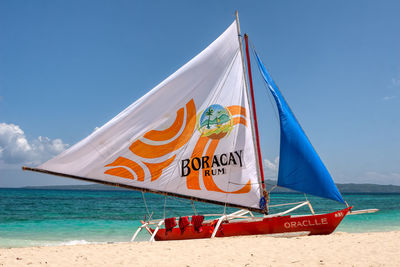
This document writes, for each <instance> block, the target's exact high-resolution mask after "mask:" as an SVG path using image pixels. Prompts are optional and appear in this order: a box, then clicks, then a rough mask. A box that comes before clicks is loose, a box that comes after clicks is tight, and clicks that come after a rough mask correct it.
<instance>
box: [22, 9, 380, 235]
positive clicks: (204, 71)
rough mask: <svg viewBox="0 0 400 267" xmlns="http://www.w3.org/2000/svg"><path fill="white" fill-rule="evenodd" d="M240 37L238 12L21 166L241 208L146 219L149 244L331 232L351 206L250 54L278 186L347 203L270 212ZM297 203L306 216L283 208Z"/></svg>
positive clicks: (254, 109) (145, 227)
mask: <svg viewBox="0 0 400 267" xmlns="http://www.w3.org/2000/svg"><path fill="white" fill-rule="evenodd" d="M242 39H243V38H242V35H241V33H240V26H239V19H238V16H237V13H236V20H235V21H234V22H233V23H232V24H231V25H230V26H229V27H228V28H227V29H226V30H225V31H224V32H223V33H222V34H221V35H220V36H219V37H218V38H217V39H216V40H215V41H214V42H212V43H211V44H210V45H209V46H208V47H207V48H206V49H205V50H203V51H202V52H201V53H200V54H198V55H197V56H195V57H194V58H193V59H192V60H190V61H189V62H188V63H186V64H185V65H184V66H182V67H181V68H180V69H178V70H177V71H176V72H175V73H173V74H172V75H171V76H169V77H168V78H167V79H165V80H164V81H163V82H161V83H160V84H159V85H157V86H156V87H155V88H153V89H152V90H151V91H149V92H148V93H147V94H145V95H144V96H143V97H141V98H140V99H138V100H137V101H136V102H134V103H133V104H131V105H130V106H129V107H128V108H126V109H125V110H124V111H122V112H121V113H120V114H118V115H117V116H116V117H114V118H113V119H112V120H110V121H109V122H107V123H106V124H105V125H104V126H102V127H101V128H100V129H98V130H96V131H95V132H93V133H92V134H91V135H89V136H88V137H86V138H85V139H83V140H82V141H80V142H78V143H77V144H75V145H74V146H72V147H71V148H69V149H68V150H66V151H64V152H63V153H61V154H60V155H58V156H56V157H54V158H53V159H50V160H49V161H47V162H45V163H43V164H41V165H40V166H38V167H35V168H32V167H23V170H30V171H35V172H41V173H47V174H52V175H57V176H63V177H68V178H73V179H78V180H83V181H89V182H95V183H101V184H106V185H110V186H117V187H123V188H128V189H133V190H138V191H142V192H150V193H155V194H161V195H165V196H173V197H178V198H184V199H189V200H191V201H192V202H193V201H200V202H207V203H213V204H217V205H222V206H225V207H234V208H238V209H239V210H238V211H236V212H234V213H232V214H225V212H224V214H209V215H198V214H194V215H189V216H184V217H181V218H179V221H178V224H179V227H176V225H177V220H176V219H175V218H160V219H151V218H147V219H146V220H144V221H142V225H141V226H140V227H139V228H138V229H137V231H136V232H135V234H134V235H133V237H132V241H133V240H135V238H136V237H137V235H138V233H139V232H140V231H141V230H143V229H146V230H147V231H148V232H149V233H150V234H151V238H150V240H151V241H154V240H183V239H199V238H213V237H228V236H238V235H258V234H272V235H290V234H305V235H317V234H330V233H332V232H333V231H334V230H335V229H336V227H337V226H338V225H339V223H340V222H341V221H342V220H343V218H344V217H345V216H346V215H347V214H349V212H350V211H351V209H352V207H351V206H349V205H348V204H347V203H346V202H345V201H344V199H343V197H342V195H341V194H340V192H339V191H338V189H337V187H336V185H335V183H334V182H333V179H332V177H331V175H330V174H329V172H328V170H327V168H326V167H325V165H324V164H323V163H322V161H321V159H320V158H319V156H318V155H317V153H316V152H315V150H314V148H313V146H312V145H311V143H310V141H309V140H308V138H307V136H306V135H305V133H304V131H303V129H302V128H301V126H300V124H299V123H298V121H297V120H296V118H295V116H294V114H293V112H292V111H291V109H290V107H289V105H288V104H287V102H286V101H285V99H284V97H283V95H282V93H281V92H280V90H279V88H278V87H277V85H276V84H275V82H274V81H273V79H272V78H271V76H270V74H269V73H268V71H267V69H266V67H265V66H264V64H263V62H262V61H261V59H260V57H259V56H258V54H257V53H256V52H255V58H256V61H257V65H258V68H259V70H260V72H261V74H262V78H263V80H264V82H265V85H266V86H267V88H268V89H269V91H270V93H271V94H272V96H273V98H274V100H275V102H276V106H277V109H278V112H279V120H280V133H281V135H280V136H281V138H280V162H279V173H278V182H277V186H280V187H285V188H289V189H292V190H295V191H298V192H302V193H304V194H310V195H314V196H318V197H322V198H327V199H331V200H334V201H337V202H339V203H342V204H343V205H344V208H343V209H341V210H338V211H334V212H332V213H327V214H316V213H315V212H314V210H313V208H312V205H311V203H310V201H309V200H307V199H306V200H305V201H302V202H298V203H287V204H279V205H281V206H283V205H288V206H289V208H288V209H287V210H286V211H283V212H279V213H276V214H269V208H270V207H272V206H273V205H270V201H269V193H270V192H268V191H267V189H266V186H265V181H264V173H263V168H262V157H261V150H260V141H259V134H258V125H257V113H256V107H255V101H254V93H253V84H252V76H251V75H252V73H251V64H250V55H249V46H248V36H247V35H245V36H244V42H245V45H246V47H245V48H246V59H247V60H246V61H245V53H244V51H243V44H242V43H243V40H242ZM246 67H247V71H246ZM303 206H308V207H309V209H310V214H308V215H301V216H299V215H296V216H294V215H290V213H291V212H293V211H294V210H296V209H299V208H301V207H303ZM364 212H372V210H369V211H364ZM254 213H258V214H261V215H259V216H255V215H254ZM359 213H360V212H359ZM189 218H191V222H190V220H189Z"/></svg>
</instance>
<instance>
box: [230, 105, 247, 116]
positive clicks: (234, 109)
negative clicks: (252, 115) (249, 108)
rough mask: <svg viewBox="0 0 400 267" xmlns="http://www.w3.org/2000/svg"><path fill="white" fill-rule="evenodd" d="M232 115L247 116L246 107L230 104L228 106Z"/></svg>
mask: <svg viewBox="0 0 400 267" xmlns="http://www.w3.org/2000/svg"><path fill="white" fill-rule="evenodd" d="M227 109H228V110H229V112H230V113H231V114H232V116H235V115H241V116H244V117H246V109H245V108H244V107H242V106H235V105H234V106H229V107H227Z"/></svg>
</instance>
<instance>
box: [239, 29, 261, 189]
mask: <svg viewBox="0 0 400 267" xmlns="http://www.w3.org/2000/svg"><path fill="white" fill-rule="evenodd" d="M244 42H245V44H246V57H247V70H248V72H249V83H250V94H251V102H252V104H253V105H252V108H253V116H254V130H255V134H256V141H257V154H258V163H259V165H260V174H261V183H262V187H263V190H264V189H265V181H264V170H263V168H262V166H263V165H262V157H261V149H260V135H259V134H258V123H257V112H256V102H255V100H254V89H253V79H252V77H251V64H250V54H249V40H248V36H247V33H245V34H244Z"/></svg>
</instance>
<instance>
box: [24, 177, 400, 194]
mask: <svg viewBox="0 0 400 267" xmlns="http://www.w3.org/2000/svg"><path fill="white" fill-rule="evenodd" d="M266 184H267V188H268V189H270V188H271V187H272V185H274V184H276V181H273V180H267V181H266ZM337 186H338V188H339V191H340V192H341V193H344V194H349V193H392V194H393V193H394V194H400V186H397V185H379V184H353V183H350V184H337ZM23 188H25V189H48V190H49V189H52V190H128V189H124V188H119V187H113V186H107V185H102V184H87V185H54V186H26V187H23ZM273 192H275V193H297V192H296V191H293V190H290V189H286V188H282V187H277V188H275V189H274V191H273Z"/></svg>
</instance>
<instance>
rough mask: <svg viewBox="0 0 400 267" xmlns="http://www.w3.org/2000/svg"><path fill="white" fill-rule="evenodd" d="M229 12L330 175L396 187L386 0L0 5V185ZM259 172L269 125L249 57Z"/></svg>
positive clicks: (187, 49)
mask: <svg viewBox="0 0 400 267" xmlns="http://www.w3.org/2000/svg"><path fill="white" fill-rule="evenodd" d="M236 9H237V10H238V11H239V16H240V22H241V28H242V32H247V33H248V34H249V36H250V39H251V41H252V42H253V44H254V45H255V46H256V48H257V51H258V53H259V55H260V56H261V57H262V59H263V61H264V63H265V64H266V65H267V66H268V69H269V71H270V72H271V74H272V76H273V77H274V79H275V81H276V83H277V84H278V85H279V87H280V89H281V90H282V92H283V94H284V95H285V97H286V100H287V101H288V102H289V104H290V106H291V108H292V110H293V112H294V113H295V114H296V117H297V118H298V120H299V121H300V123H301V124H302V126H303V128H304V130H305V131H306V133H307V135H308V136H309V138H310V140H311V142H312V143H313V145H314V147H315V148H316V150H317V152H318V153H319V154H320V156H321V158H322V160H323V161H324V162H325V164H326V166H327V167H328V169H329V171H330V172H331V174H332V176H333V177H334V179H335V181H336V182H339V183H349V182H353V183H379V184H397V185H400V153H399V151H400V134H399V133H400V119H399V115H400V34H398V29H399V25H400V16H399V15H398V14H400V2H398V1H118V0H116V1H99V0H96V1H94V0H93V1H90V0H87V1H57V0H49V1H19V0H3V1H1V2H0V187H18V186H25V185H45V184H71V183H73V184H76V183H78V182H76V181H73V180H68V179H63V178H58V177H52V176H46V175H39V174H34V173H29V172H22V171H20V169H19V167H20V166H21V165H26V164H28V165H29V164H30V165H35V164H38V163H40V162H41V161H44V160H46V159H48V158H50V157H51V156H53V155H55V154H57V153H59V152H61V151H62V150H64V149H65V148H67V147H68V146H70V145H73V144H75V143H76V142H78V141H79V140H81V139H83V138H84V137H86V136H87V135H89V134H90V133H91V132H93V130H94V129H95V128H96V127H99V126H101V125H103V124H104V123H106V122H107V121H108V120H110V119H111V118H112V117H114V116H115V115H116V114H118V113H119V112H120V111H122V110H123V109H124V108H125V107H127V106H128V105H129V104H131V103H132V102H134V101H135V100H136V99H138V98H139V97H140V96H142V95H143V94H145V93H146V92H147V91H148V90H150V89H151V88H153V87H154V86H155V85H157V84H158V83H159V82H161V81H162V80H163V79H165V78H166V77H167V76H169V75H170V74H171V73H173V72H174V71H175V70H176V69H178V68H179V67H180V66H182V65H183V64H184V63H186V62H187V61H188V60H190V59H191V58H192V57H193V56H195V55H196V54H197V53H199V52H200V51H201V50H203V49H204V48H205V47H206V46H207V45H208V44H209V43H211V42H212V41H213V40H214V39H215V38H217V37H218V36H219V35H220V34H221V33H222V32H223V31H224V30H225V28H227V27H228V26H229V25H230V23H231V22H232V21H233V20H234V11H235V10H236ZM253 72H254V76H256V77H255V86H256V98H257V100H256V102H257V109H258V110H259V121H260V122H259V123H260V131H261V136H262V137H261V138H262V141H261V143H262V152H263V158H264V162H265V169H266V172H267V174H268V175H269V177H272V178H274V176H276V167H277V165H276V164H277V162H278V158H277V156H278V148H279V125H278V121H277V117H276V114H275V110H274V108H273V107H272V105H271V102H270V101H271V99H270V98H269V97H268V95H267V91H266V89H265V87H264V86H263V84H262V82H261V80H260V77H259V75H258V72H257V70H256V68H255V66H253Z"/></svg>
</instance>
